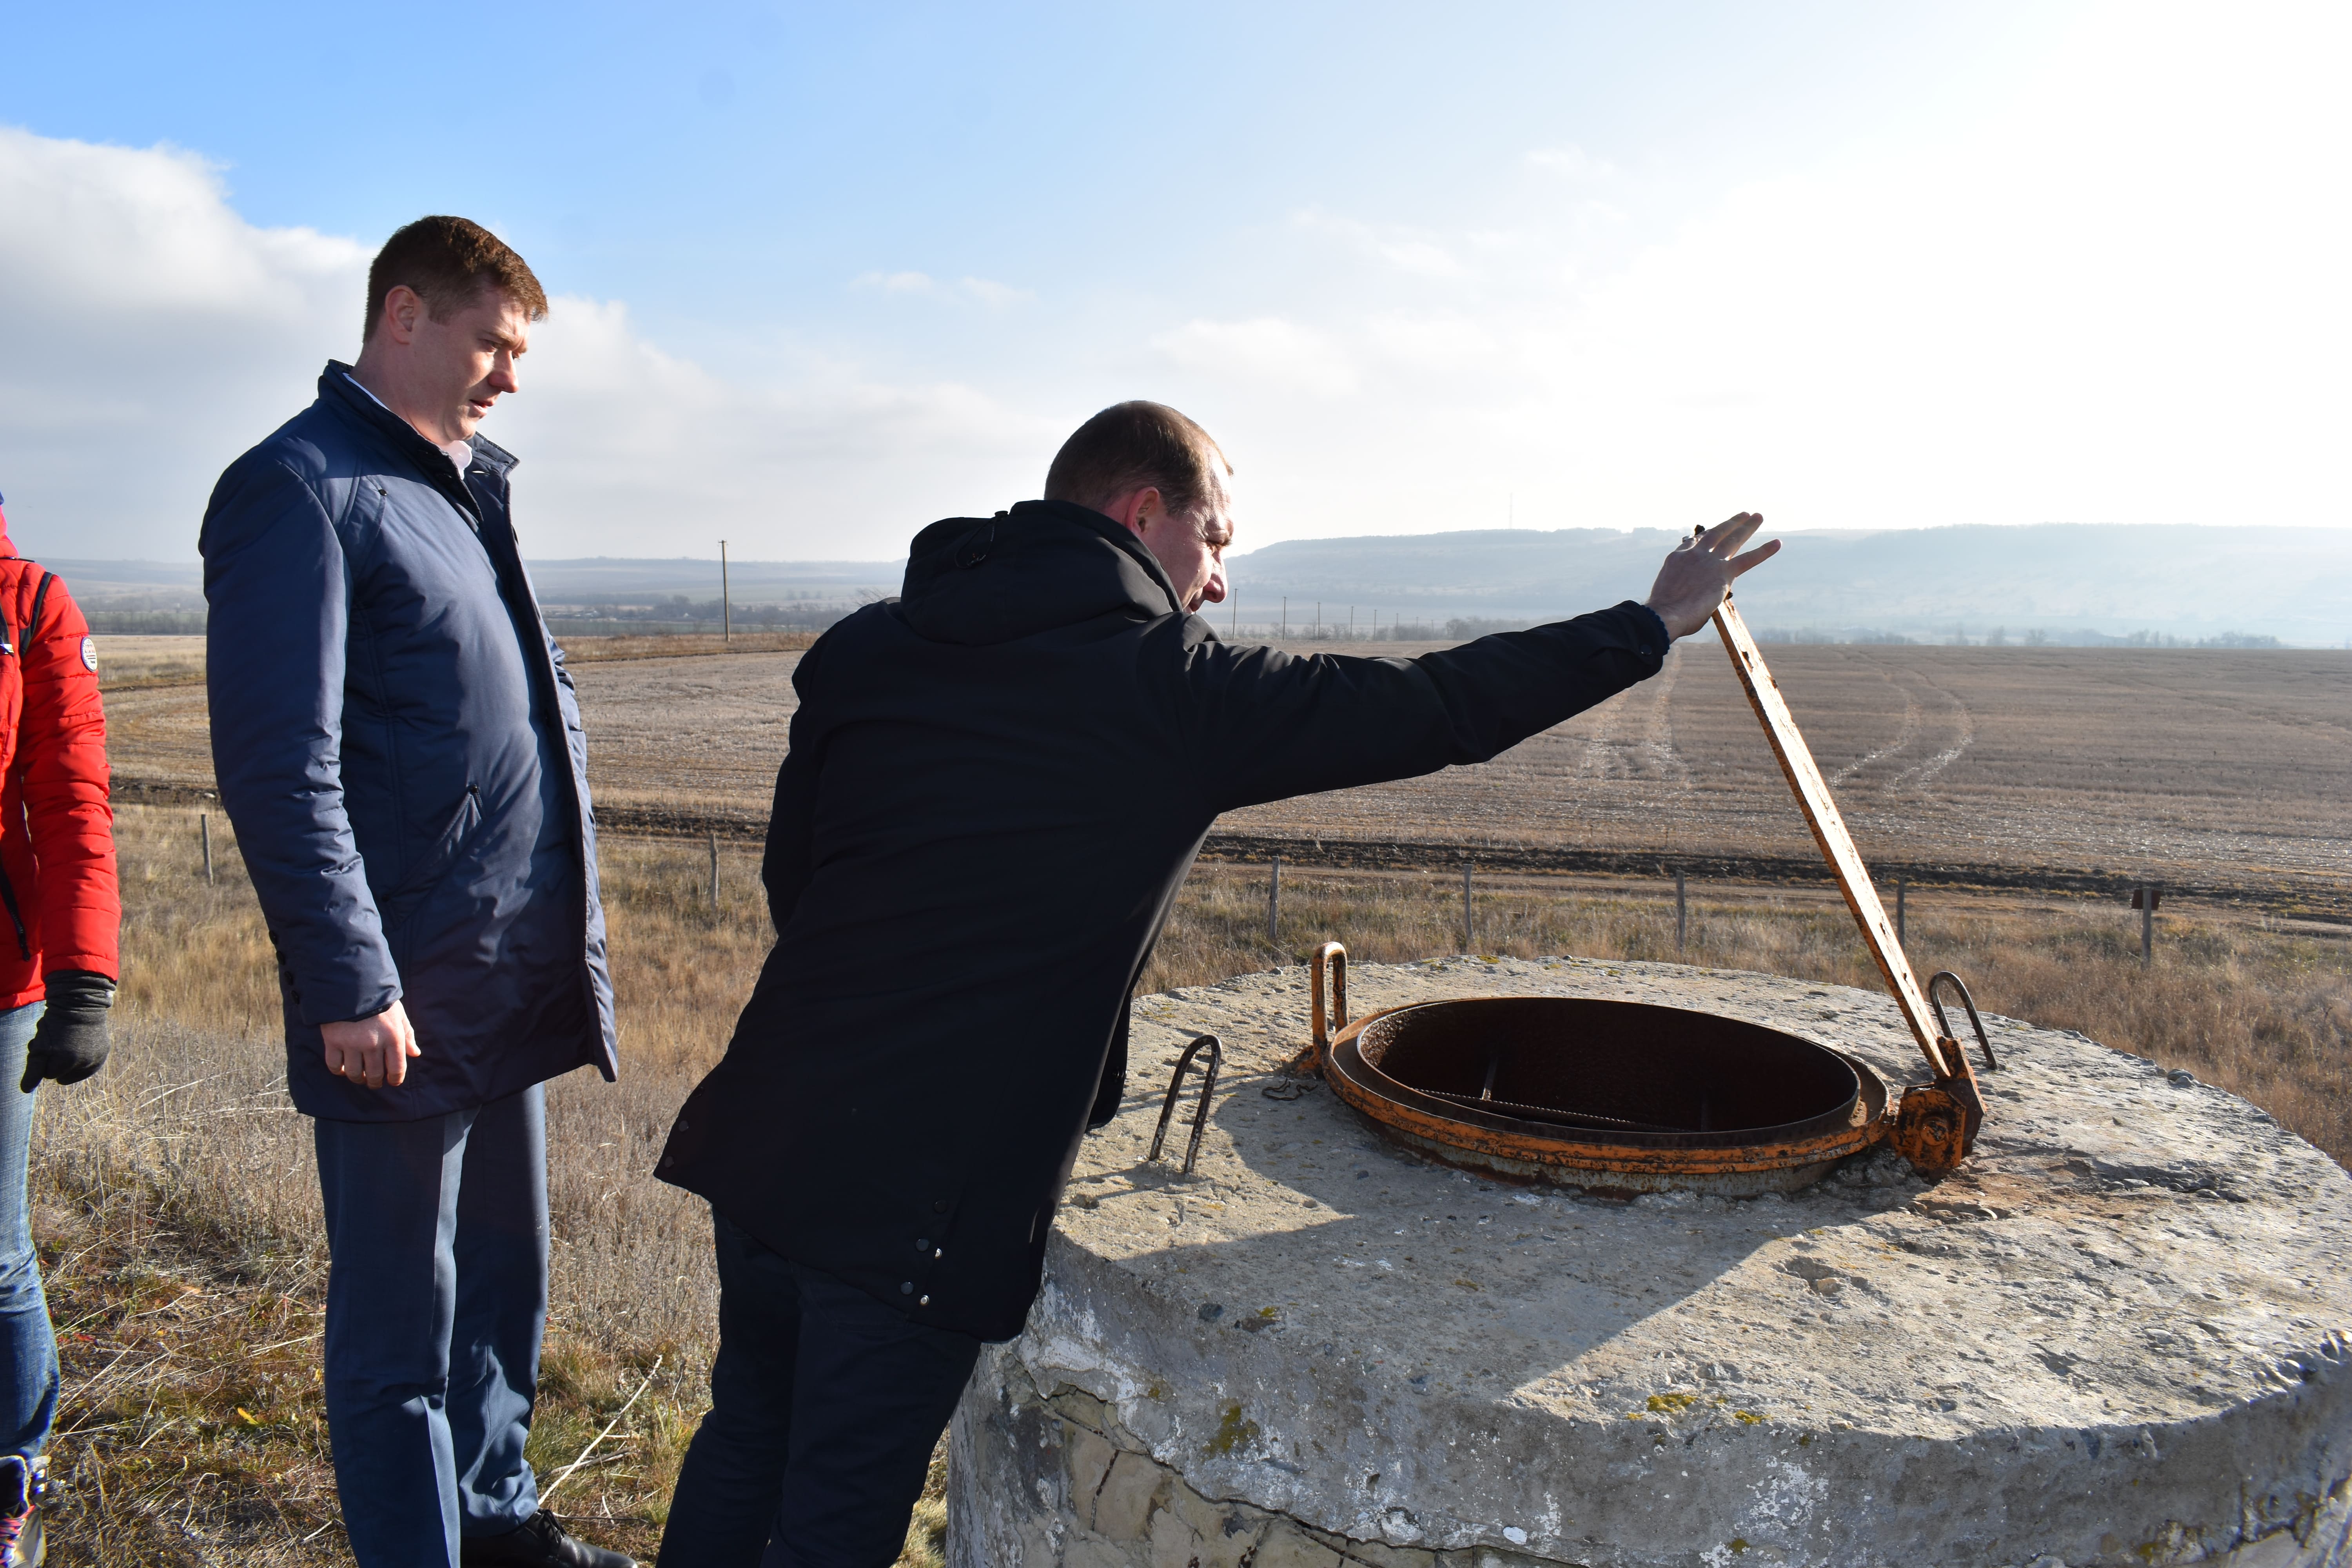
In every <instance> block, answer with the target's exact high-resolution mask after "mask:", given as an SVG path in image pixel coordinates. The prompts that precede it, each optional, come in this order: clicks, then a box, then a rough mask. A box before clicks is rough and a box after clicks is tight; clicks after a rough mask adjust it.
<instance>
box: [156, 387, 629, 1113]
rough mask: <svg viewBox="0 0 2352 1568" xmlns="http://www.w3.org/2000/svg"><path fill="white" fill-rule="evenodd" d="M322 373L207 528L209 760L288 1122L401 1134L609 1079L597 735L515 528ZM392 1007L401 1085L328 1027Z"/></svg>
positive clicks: (470, 469) (245, 461)
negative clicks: (482, 1108)
mask: <svg viewBox="0 0 2352 1568" xmlns="http://www.w3.org/2000/svg"><path fill="white" fill-rule="evenodd" d="M473 448H474V455H473V460H472V461H471V462H470V463H468V464H467V472H466V474H465V477H464V479H462V480H461V479H459V477H458V474H457V468H456V466H455V465H454V464H453V463H451V462H450V460H449V458H447V457H446V455H445V454H444V453H443V452H442V451H441V450H440V449H439V448H438V447H435V446H434V445H433V444H432V443H431V442H429V441H427V440H425V437H422V436H420V435H418V434H417V433H416V432H415V430H414V429H413V428H411V427H410V426H409V425H408V424H407V422H406V421H404V420H403V419H400V418H399V417H397V416H394V415H393V414H392V413H391V412H389V411H388V410H386V409H385V408H384V407H383V405H380V404H378V403H377V402H376V401H375V400H374V399H373V398H372V397H370V396H369V395H367V393H366V392H364V391H363V390H362V389H361V388H360V387H359V386H358V385H357V384H354V383H353V382H352V381H351V379H350V378H349V375H348V374H347V370H346V367H345V366H342V365H340V364H334V363H330V364H329V365H328V367H327V370H326V374H323V375H322V376H320V379H319V398H318V401H317V402H315V403H313V404H312V405H310V407H309V408H308V409H306V410H304V411H303V412H302V413H301V414H299V415H298V416H295V417H294V418H293V419H291V420H289V422H288V423H287V424H286V425H285V426H282V427H280V428H279V429H278V431H277V433H276V434H274V435H272V436H271V437H269V438H268V440H266V441H264V442H262V443H261V444H260V445H259V446H257V447H254V448H253V449H252V450H251V451H249V452H247V453H246V454H245V456H243V457H242V458H238V459H237V460H236V462H235V463H233V464H231V465H230V466H229V468H228V469H227V471H226V473H224V474H222V476H221V479H220V482H219V484H218V485H216V486H215V488H214V490H213V497H212V503H211V505H210V506H209V507H208V508H207V509H206V510H205V522H204V532H203V535H202V537H201V539H200V540H199V543H198V547H199V549H200V550H201V551H202V552H203V553H204V559H205V600H206V602H207V604H208V605H210V608H211V614H210V617H209V620H208V622H207V637H208V643H207V668H206V679H207V681H208V684H209V686H210V695H211V699H212V740H213V766H214V771H215V773H216V774H217V776H218V778H219V781H220V792H221V804H222V805H223V806H224V807H225V808H226V810H227V812H228V815H229V818H230V820H231V821H232V822H233V823H234V824H235V825H236V834H237V844H238V847H239V848H240V849H241V850H242V851H243V852H244V855H245V861H246V866H247V869H248V870H249V871H250V872H251V873H252V876H253V885H254V890H255V892H256V893H257V894H258V895H259V898H260V900H261V910H262V915H263V917H264V919H265V920H266V921H267V922H268V927H269V936H270V941H271V942H272V943H273V944H274V945H275V946H276V948H277V950H278V979H279V984H280V989H281V991H282V994H283V996H284V1000H285V1005H286V1047H287V1082H288V1085H289V1088H290V1089H292V1091H293V1096H294V1103H295V1106H296V1107H297V1109H299V1110H303V1111H305V1112H307V1113H309V1114H310V1115H312V1116H320V1117H325V1118H327V1119H329V1120H331V1121H412V1120H415V1119H417V1118H421V1117H426V1116H436V1115H440V1114H442V1113H444V1112H446V1111H450V1110H464V1109H466V1108H467V1107H470V1106H477V1105H480V1104H482V1103H484V1102H485V1101H488V1100H495V1099H498V1098H499V1097H501V1096H504V1095H508V1094H512V1093H514V1092H515V1091H517V1090H518V1089H525V1088H528V1087H529V1086H530V1085H531V1084H534V1083H537V1082H540V1081H541V1080H542V1079H549V1078H551V1077H554V1076H555V1075H557V1074H559V1073H563V1072H568V1071H570V1070H571V1069H572V1068H576V1067H584V1066H591V1065H593V1066H594V1067H595V1068H598V1069H599V1070H601V1071H602V1072H603V1073H604V1077H605V1078H606V1079H611V1078H612V1077H613V1076H614V1068H615V1065H616V1061H615V1056H614V1026H613V988H612V982H611V979H610V976H609V974H608V973H607V970H606V965H605V954H604V908H603V905H602V903H601V902H600V901H599V900H598V897H597V889H596V845H595V825H594V821H593V817H592V816H591V814H590V809H589V801H588V773H587V748H586V740H585V736H584V735H583V731H582V729H581V724H580V710H579V705H578V703H577V702H576V700H574V696H573V690H572V677H571V675H570V674H569V672H567V671H566V670H565V669H564V668H563V655H562V649H560V648H558V647H556V645H555V643H554V640H553V639H552V638H551V637H549V636H548V633H547V629H546V626H545V624H544V623H543V622H542V621H541V619H540V616H539V611H538V608H537V606H536V605H535V603H534V602H533V600H532V597H531V592H530V583H529V582H528V581H527V580H526V578H525V577H524V574H523V569H522V562H521V559H520V555H519V554H518V552H517V548H516V542H515V532H514V528H513V526H512V524H511V522H510V521H509V513H508V475H509V471H510V470H511V469H512V468H513V467H514V458H512V457H511V456H509V454H508V453H506V452H504V451H502V450H500V449H499V447H495V446H493V445H491V444H490V443H489V442H488V441H485V440H483V439H481V438H480V437H476V438H475V440H474V443H473ZM395 998H399V999H402V1000H403V1002H404V1005H405V1007H406V1009H407V1012H408V1016H409V1018H410V1020H411V1022H412V1023H413V1024H414V1025H415V1029H416V1041H417V1045H418V1047H419V1048H420V1049H421V1050H422V1052H423V1053H424V1054H423V1055H422V1056H420V1057H418V1058H415V1059H414V1060H412V1061H411V1062H410V1063H409V1065H408V1080H407V1082H406V1083H405V1084H404V1085H403V1086H402V1087H400V1088H398V1089H383V1090H371V1089H367V1088H366V1087H364V1086H363V1085H360V1084H354V1083H350V1082H347V1081H345V1080H344V1079H341V1078H338V1077H335V1076H333V1075H331V1074H330V1073H329V1072H328V1071H327V1070H326V1066H325V1062H324V1061H323V1059H322V1058H321V1056H320V1031H319V1026H320V1025H322V1024H327V1023H332V1022H335V1021H338V1020H341V1019H348V1018H362V1017H367V1016H372V1015H373V1014H376V1013H379V1012H382V1011H383V1009H384V1008H385V1007H387V1006H389V1005H391V1004H392V1003H393V1001H394V999H395Z"/></svg>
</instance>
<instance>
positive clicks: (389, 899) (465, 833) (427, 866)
mask: <svg viewBox="0 0 2352 1568" xmlns="http://www.w3.org/2000/svg"><path fill="white" fill-rule="evenodd" d="M481 823H482V786H481V785H479V784H467V786H466V793H465V795H463V796H461V797H460V798H459V799H458V802H457V809H456V810H454V811H452V812H451V813H450V814H449V821H448V824H447V825H446V826H444V827H443V828H442V829H441V833H440V836H439V837H436V839H435V840H434V841H433V845H432V847H430V848H428V849H427V850H425V853H424V855H422V856H421V857H419V858H418V859H417V861H416V864H415V865H414V866H411V867H410V868H408V874H407V875H406V876H404V877H403V878H402V879H400V885H399V886H398V887H396V888H394V889H393V890H392V891H391V892H390V893H388V894H386V895H385V896H384V898H383V900H382V902H381V903H379V904H378V905H377V909H376V912H377V913H378V914H379V915H380V916H381V917H382V918H383V929H384V932H385V934H386V935H390V934H391V933H392V932H394V931H397V930H398V929H399V928H400V927H402V926H404V925H406V924H407V923H408V919H409V917H410V916H411V915H414V914H415V912H416V910H417V908H418V906H420V905H421V904H423V903H424V902H425V900H426V899H427V898H429V897H430V896H431V895H432V893H433V890H434V889H436V888H438V887H439V886H440V885H441V883H442V882H443V880H444V879H446V878H447V877H448V875H449V870H450V868H451V867H453V866H455V865H457V857H458V856H459V854H461V853H462V852H463V851H464V849H465V847H466V840H467V839H468V838H471V837H473V836H474V829H475V828H477V827H478V826H481Z"/></svg>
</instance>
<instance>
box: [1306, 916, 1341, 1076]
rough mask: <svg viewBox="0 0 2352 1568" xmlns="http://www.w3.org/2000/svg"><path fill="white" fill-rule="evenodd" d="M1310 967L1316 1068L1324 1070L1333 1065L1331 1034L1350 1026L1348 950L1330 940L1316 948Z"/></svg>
mask: <svg viewBox="0 0 2352 1568" xmlns="http://www.w3.org/2000/svg"><path fill="white" fill-rule="evenodd" d="M1327 970H1328V972H1329V973H1330V977H1331V978H1330V983H1329V985H1328V989H1327V987H1326V985H1325V984H1324V978H1323V977H1324V973H1325V971H1327ZM1307 977H1308V996H1309V1006H1308V1023H1309V1027H1310V1028H1311V1029H1312V1030H1313V1034H1314V1040H1315V1070H1316V1071H1318V1072H1321V1071H1322V1070H1323V1069H1324V1068H1328V1066H1330V1065H1331V1037H1332V1036H1334V1035H1336V1034H1338V1033H1339V1031H1340V1030H1342V1029H1344V1028H1346V1027H1347V1026H1348V950H1347V948H1346V947H1344V946H1342V945H1341V944H1340V943H1339V942H1325V943H1324V944H1323V945H1322V946H1320V947H1318V948H1317V949H1316V950H1315V956H1314V957H1313V958H1310V959H1308V960H1307ZM1327 998H1328V1005H1327Z"/></svg>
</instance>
